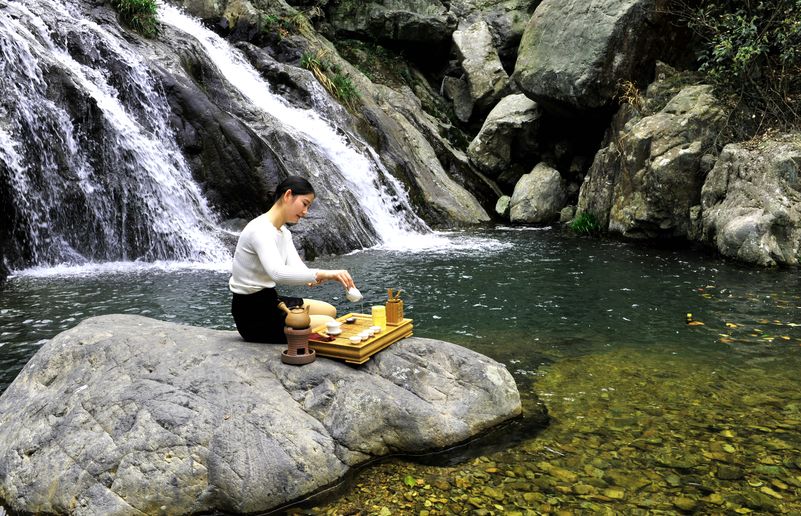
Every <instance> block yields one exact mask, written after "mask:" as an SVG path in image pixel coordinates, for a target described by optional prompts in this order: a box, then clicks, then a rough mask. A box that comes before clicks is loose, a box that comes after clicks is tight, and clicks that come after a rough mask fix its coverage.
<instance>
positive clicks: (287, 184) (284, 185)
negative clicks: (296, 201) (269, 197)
mask: <svg viewBox="0 0 801 516" xmlns="http://www.w3.org/2000/svg"><path fill="white" fill-rule="evenodd" d="M287 190H292V195H306V194H314V187H313V186H312V185H311V183H309V182H308V181H307V180H306V179H304V178H302V177H300V176H288V177H287V178H286V179H284V180H283V181H281V183H280V184H279V185H278V186H277V187H276V188H275V195H273V204H275V203H277V202H278V201H279V199H281V197H283V196H284V193H286V191H287Z"/></svg>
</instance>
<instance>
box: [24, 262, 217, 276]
mask: <svg viewBox="0 0 801 516" xmlns="http://www.w3.org/2000/svg"><path fill="white" fill-rule="evenodd" d="M197 270H202V271H210V272H220V273H230V272H231V262H230V260H225V261H218V262H188V261H173V260H160V261H155V262H102V263H85V264H82V265H73V264H61V265H55V266H40V267H31V268H28V269H24V270H19V271H12V273H11V275H10V276H9V279H14V278H85V277H93V276H105V275H130V274H141V273H147V272H153V271H157V272H180V271H197Z"/></svg>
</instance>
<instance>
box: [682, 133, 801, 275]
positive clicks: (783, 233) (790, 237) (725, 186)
mask: <svg viewBox="0 0 801 516" xmlns="http://www.w3.org/2000/svg"><path fill="white" fill-rule="evenodd" d="M799 175H801V135H799V134H794V135H784V136H780V137H775V138H771V139H769V140H765V141H762V142H760V143H759V144H758V145H757V146H755V147H749V146H746V145H744V144H730V145H727V146H726V147H724V148H723V151H722V152H721V154H720V157H719V158H718V160H717V162H716V163H715V166H714V168H713V169H712V170H711V171H710V172H709V175H708V176H707V178H706V182H705V183H704V186H703V189H702V190H701V210H700V215H701V216H700V220H699V221H698V223H699V224H700V225H701V228H700V234H699V235H697V238H698V239H699V240H701V241H703V242H708V243H710V244H712V245H714V246H715V247H717V248H718V249H719V250H720V252H721V253H722V254H724V255H725V256H729V257H731V258H736V259H738V260H741V261H744V262H748V263H755V264H759V265H797V264H798V262H799V259H801V178H799Z"/></svg>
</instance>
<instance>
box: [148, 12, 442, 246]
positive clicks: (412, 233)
mask: <svg viewBox="0 0 801 516" xmlns="http://www.w3.org/2000/svg"><path fill="white" fill-rule="evenodd" d="M159 19H160V21H161V22H162V23H165V24H168V25H170V26H172V27H174V28H176V29H178V30H180V31H181V32H183V33H185V34H188V35H190V36H192V37H193V38H195V39H196V40H197V41H198V43H200V45H201V46H202V48H203V49H204V51H205V52H206V54H207V56H208V57H209V58H210V59H211V61H212V62H213V63H214V65H215V66H216V67H217V69H218V70H219V71H220V73H221V75H222V76H223V77H224V78H225V79H226V80H227V81H228V82H229V83H230V84H231V85H232V86H233V88H235V89H236V90H237V91H238V92H239V93H240V94H241V95H242V96H243V97H244V98H245V99H246V100H247V101H248V102H249V103H250V104H251V105H252V106H254V107H256V108H257V109H260V110H262V111H263V112H265V113H267V114H269V115H270V116H271V117H274V118H276V119H278V120H280V121H281V123H282V128H281V130H282V131H285V132H287V133H289V134H291V135H292V137H293V138H294V139H296V140H298V141H300V142H303V143H302V144H301V146H303V147H304V148H306V149H307V150H308V152H313V153H318V154H321V156H322V158H323V159H324V160H326V161H328V162H330V164H331V165H333V169H334V170H335V171H336V172H337V173H338V174H339V175H340V176H341V180H340V181H339V182H338V184H339V188H340V189H344V190H349V191H350V192H352V193H353V196H354V197H355V198H356V199H357V200H358V202H359V204H360V209H361V211H362V212H363V213H365V214H366V215H367V218H368V219H369V222H370V223H371V224H372V225H373V227H374V229H375V232H376V233H377V235H378V237H379V239H381V240H382V241H384V242H385V243H390V244H391V242H392V241H398V242H408V241H409V240H410V239H418V240H419V237H420V234H421V233H430V229H429V228H428V227H427V226H426V224H425V222H423V221H422V220H421V219H420V218H419V217H417V216H416V215H415V213H414V210H413V209H412V207H411V204H410V202H409V199H408V196H407V195H406V192H405V191H404V189H403V187H402V185H401V184H400V183H399V182H398V181H397V180H396V179H395V178H394V177H392V176H391V175H390V174H388V173H386V172H384V171H383V170H382V166H381V164H380V162H378V161H377V160H374V159H372V158H371V156H370V154H369V153H368V152H359V151H358V150H357V149H356V148H355V147H354V146H353V145H350V144H349V143H348V141H347V140H346V138H345V137H344V136H343V135H342V134H341V133H340V132H338V131H337V129H336V128H335V127H334V126H333V125H332V124H331V123H329V122H327V121H326V120H324V119H323V118H321V117H320V116H319V114H318V113H316V112H315V111H312V110H304V109H299V108H295V107H293V106H291V105H289V104H288V103H287V102H286V101H285V100H284V99H282V98H281V97H280V96H278V95H276V94H274V93H273V92H272V91H271V90H270V86H269V84H268V83H267V82H266V81H265V80H264V79H262V77H261V76H260V75H259V73H258V72H257V71H256V70H255V69H254V68H253V66H251V65H250V63H248V62H247V61H246V59H245V58H244V57H243V56H242V55H241V53H239V52H238V51H237V50H236V49H234V48H232V47H231V45H229V44H228V43H227V42H226V41H225V40H223V39H222V38H220V37H219V36H218V35H216V34H215V33H213V32H212V31H210V30H208V29H206V28H204V27H203V26H202V25H201V24H200V23H199V22H198V21H197V20H195V19H193V18H191V17H189V16H187V15H185V14H184V13H182V12H181V11H180V10H178V9H177V8H175V7H173V6H170V5H165V4H161V5H159ZM313 87H317V88H320V87H319V85H316V83H315V84H314V85H313ZM373 243H375V242H373Z"/></svg>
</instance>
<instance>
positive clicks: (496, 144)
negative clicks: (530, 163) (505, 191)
mask: <svg viewBox="0 0 801 516" xmlns="http://www.w3.org/2000/svg"><path fill="white" fill-rule="evenodd" d="M540 115H541V112H540V109H539V107H538V106H537V103H536V102H534V101H533V100H531V99H529V98H528V97H526V96H525V95H523V94H517V95H509V96H506V97H504V98H503V99H501V101H500V102H498V104H497V105H496V106H495V107H494V108H493V109H492V111H491V112H490V114H489V115H488V116H487V119H486V120H485V121H484V125H482V126H481V130H480V131H479V133H478V134H477V135H476V137H475V138H474V139H473V141H472V142H470V145H469V146H468V148H467V155H468V156H469V157H470V160H471V161H472V162H473V163H474V164H475V165H476V166H477V167H478V168H479V169H481V170H482V171H483V172H485V173H486V174H487V175H488V176H489V177H492V178H497V177H498V176H500V175H501V173H502V172H504V171H506V170H507V169H508V168H509V167H510V166H512V164H513V162H516V161H522V160H521V159H520V158H519V155H520V154H532V153H533V152H534V150H535V149H536V136H537V128H538V124H537V121H538V120H539V118H540Z"/></svg>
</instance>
